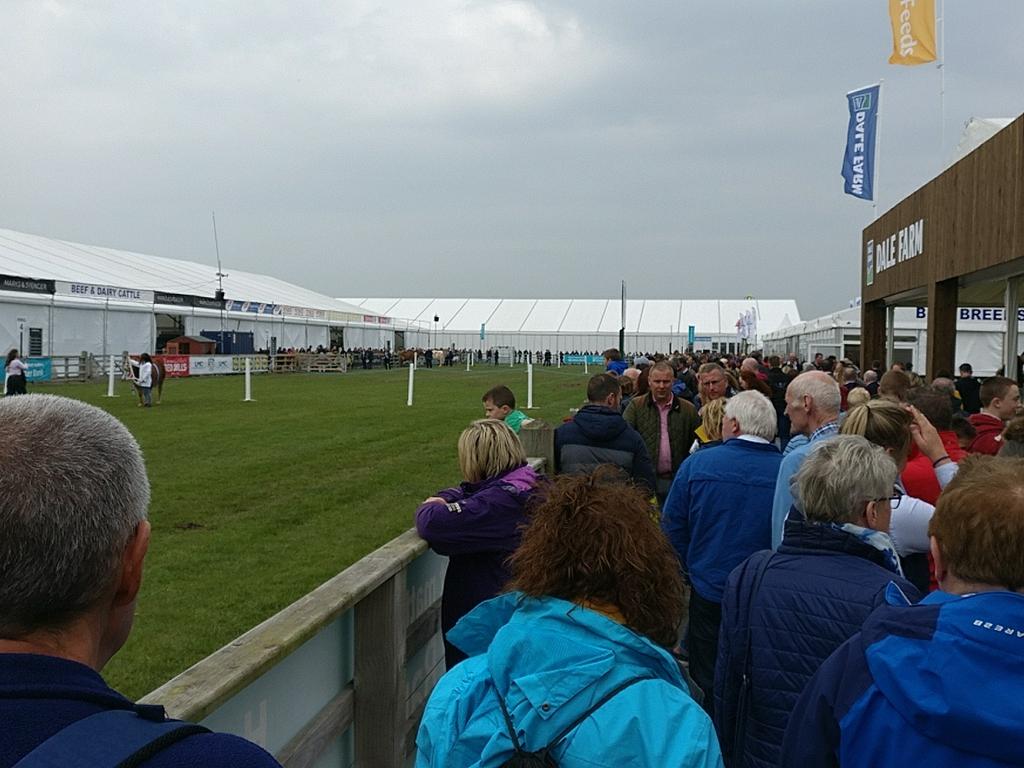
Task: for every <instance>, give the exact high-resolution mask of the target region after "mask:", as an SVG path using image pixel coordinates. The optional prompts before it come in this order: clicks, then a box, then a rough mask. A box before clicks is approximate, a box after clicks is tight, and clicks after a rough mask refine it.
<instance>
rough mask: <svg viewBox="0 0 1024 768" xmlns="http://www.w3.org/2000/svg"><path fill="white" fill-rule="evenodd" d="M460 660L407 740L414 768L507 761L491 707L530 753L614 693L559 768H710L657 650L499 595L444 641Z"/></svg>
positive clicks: (701, 729) (688, 705)
mask: <svg viewBox="0 0 1024 768" xmlns="http://www.w3.org/2000/svg"><path fill="white" fill-rule="evenodd" d="M449 639H450V640H451V641H452V642H454V643H455V644H457V645H458V646H459V647H460V648H461V649H462V650H463V651H465V652H466V653H468V654H469V656H470V658H469V659H468V660H467V661H464V662H462V663H461V664H459V665H458V666H456V667H455V668H454V669H452V670H451V671H450V672H448V673H447V674H446V675H445V676H444V677H442V678H441V680H440V682H439V683H438V684H437V687H436V688H434V692H433V693H432V694H431V696H430V700H429V701H428V702H427V706H426V709H425V710H424V712H423V720H422V721H421V723H420V730H419V734H418V735H417V737H416V747H417V754H416V768H428V767H430V766H433V768H477V767H479V768H492V767H494V766H499V765H501V764H502V763H503V762H504V761H505V760H507V759H508V758H509V757H511V756H512V753H513V749H512V740H511V738H510V737H509V734H508V731H507V728H506V725H505V722H504V719H503V717H502V714H501V709H500V706H499V704H498V696H499V695H500V696H502V697H504V700H505V703H506V706H507V707H508V711H509V715H510V716H511V718H512V721H513V723H514V724H515V727H516V730H517V732H518V737H519V740H520V743H521V744H522V746H523V748H524V749H526V750H537V749H541V748H542V747H544V746H546V745H547V744H548V743H550V742H551V741H552V740H553V739H554V738H555V737H556V736H557V735H558V733H559V732H560V731H561V730H562V729H563V728H564V727H566V726H568V725H569V724H571V723H572V721H573V720H575V719H576V718H577V717H579V716H580V715H582V714H583V713H584V712H586V711H587V710H588V709H589V708H590V707H591V706H593V705H594V704H595V703H596V702H597V701H598V699H600V698H601V697H602V696H603V695H605V694H606V693H608V692H609V691H611V690H612V689H613V688H615V687H616V686H618V685H620V684H621V683H623V682H625V681H627V680H631V679H633V678H637V677H644V678H649V679H647V680H644V681H643V682H640V683H637V684H635V685H632V686H630V687H629V688H626V689H625V690H624V691H622V692H621V693H619V694H617V695H616V696H614V697H613V698H612V699H610V700H609V701H608V702H606V703H605V704H604V705H603V706H602V707H600V708H599V709H597V710H595V711H594V712H593V714H591V715H590V716H589V717H588V718H587V719H586V720H584V721H583V722H582V723H581V724H580V725H579V726H577V727H576V728H575V729H574V730H573V731H571V732H570V734H569V735H568V737H567V738H566V739H565V741H563V742H562V745H561V747H559V748H558V749H556V750H555V751H554V753H553V756H554V758H555V759H556V760H557V761H558V765H559V766H561V768H599V767H600V766H607V767H608V768H612V767H613V766H614V768H627V767H630V766H631V767H633V768H648V767H649V768H664V767H665V766H685V767H686V768H716V767H717V766H721V760H722V759H721V755H720V753H719V750H718V741H717V740H716V738H715V734H714V730H713V729H712V727H711V721H710V720H709V719H708V717H707V715H705V714H704V712H703V711H702V710H701V708H700V707H699V706H698V705H697V704H696V702H694V701H693V699H692V698H690V695H689V693H688V692H687V689H686V684H685V683H684V682H683V679H682V677H681V675H680V673H679V667H678V665H677V664H676V662H675V661H674V660H673V658H672V656H671V655H669V654H668V652H666V651H665V650H664V649H662V648H659V647H658V646H656V645H654V644H653V643H651V642H650V641H649V640H647V639H646V638H644V637H642V636H640V635H638V634H637V633H636V632H633V631H632V630H630V629H628V628H627V627H625V626H623V625H621V624H618V623H617V622H615V621H613V620H611V619H610V618H608V617H606V616H604V615H602V614H600V613H597V612H595V611H591V610H588V609H586V608H583V607H581V606H578V605H575V604H573V603H569V602H566V601H564V600H559V599H557V598H527V597H524V596H523V595H521V594H516V593H510V594H506V595H502V596H500V597H497V598H495V599H493V600H488V601H487V602H485V603H482V604H481V605H479V606H477V607H476V609H474V610H473V611H472V612H471V613H469V614H468V615H466V616H465V617H464V618H463V619H462V621H460V622H459V624H458V625H457V626H456V627H455V629H454V630H452V631H451V632H450V633H449Z"/></svg>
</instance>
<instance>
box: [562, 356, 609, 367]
mask: <svg viewBox="0 0 1024 768" xmlns="http://www.w3.org/2000/svg"><path fill="white" fill-rule="evenodd" d="M584 359H586V362H587V364H588V365H600V364H601V363H603V362H604V358H603V357H602V356H601V355H565V356H563V357H562V362H563V363H564V364H565V365H583V361H584Z"/></svg>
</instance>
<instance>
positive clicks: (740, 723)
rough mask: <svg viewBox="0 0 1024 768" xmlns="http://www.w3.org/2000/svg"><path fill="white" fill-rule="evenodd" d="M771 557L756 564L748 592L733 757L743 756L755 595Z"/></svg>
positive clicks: (773, 555)
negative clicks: (751, 585) (748, 598)
mask: <svg viewBox="0 0 1024 768" xmlns="http://www.w3.org/2000/svg"><path fill="white" fill-rule="evenodd" d="M773 557H775V553H774V552H769V553H768V556H767V557H764V558H762V559H761V562H760V563H758V564H757V570H756V571H755V572H754V578H753V588H752V589H751V590H750V600H749V601H748V602H747V621H746V632H745V641H744V644H743V646H744V647H743V677H742V679H741V682H740V693H739V697H738V699H739V702H740V708H739V709H738V710H737V712H736V724H735V727H734V729H733V741H732V744H733V756H734V757H735V756H736V755H741V754H743V742H744V740H745V739H746V724H747V713H746V712H745V711H740V710H745V709H747V708H748V707H749V695H750V688H751V686H752V685H753V666H754V660H753V637H752V636H753V634H754V633H753V623H754V604H755V603H756V602H757V594H758V592H760V591H761V582H762V581H763V580H764V575H765V573H766V572H767V571H768V568H769V566H770V565H771V562H772V558H773Z"/></svg>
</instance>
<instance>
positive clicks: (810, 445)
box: [416, 349, 1024, 767]
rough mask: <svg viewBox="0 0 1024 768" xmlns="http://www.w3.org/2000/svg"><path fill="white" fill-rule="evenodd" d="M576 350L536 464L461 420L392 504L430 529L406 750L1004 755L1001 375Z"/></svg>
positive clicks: (1019, 489)
mask: <svg viewBox="0 0 1024 768" xmlns="http://www.w3.org/2000/svg"><path fill="white" fill-rule="evenodd" d="M603 357H604V360H605V364H606V365H605V367H606V370H605V372H603V373H600V374H597V375H595V376H593V377H591V379H590V380H589V381H588V383H587V389H586V399H585V401H584V403H583V405H582V406H581V407H580V408H579V409H574V413H573V414H572V415H571V417H570V418H568V419H567V420H566V421H565V423H563V424H562V425H560V426H559V427H558V428H557V429H556V430H555V432H554V467H552V469H553V473H552V475H553V476H552V477H551V478H542V477H540V476H538V475H536V474H534V473H532V472H530V473H527V472H526V469H527V467H526V461H525V457H524V456H523V455H522V454H521V453H515V454H513V453H512V452H511V451H510V450H509V449H508V445H511V444H513V443H511V442H509V443H507V444H506V443H505V442H501V447H500V448H498V447H497V441H496V440H492V441H491V442H494V443H495V444H494V445H491V442H489V441H488V440H484V439H481V438H480V437H476V438H473V439H470V437H468V436H469V435H472V434H474V431H475V430H479V429H480V425H482V424H485V423H486V420H485V421H483V422H475V423H474V425H472V426H471V427H470V428H469V429H467V431H466V432H465V433H464V434H463V438H461V439H460V441H459V459H460V464H462V465H463V475H464V482H463V483H462V484H461V485H460V486H458V487H457V488H449V489H446V490H444V491H441V492H439V493H438V494H437V495H436V496H434V497H431V498H429V499H427V500H425V501H424V503H423V505H422V506H421V507H420V508H419V510H418V511H417V513H416V522H417V528H418V530H419V531H420V534H421V535H422V536H423V538H424V539H426V540H427V542H428V543H429V544H430V545H431V547H433V548H434V549H435V550H436V551H438V552H441V553H443V554H448V555H449V556H450V562H449V566H448V573H447V576H446V581H445V592H444V597H443V606H444V608H443V619H442V625H443V629H444V631H445V642H446V651H447V653H446V661H447V663H448V673H447V674H446V675H445V676H444V677H443V678H442V680H441V682H440V683H439V685H438V686H437V688H436V690H435V691H434V693H433V694H432V696H431V698H430V701H429V703H428V705H427V708H426V711H425V714H424V717H423V720H422V723H421V726H420V731H419V736H418V739H417V746H418V757H417V765H419V766H422V767H425V766H475V765H532V764H536V765H553V764H557V765H562V766H595V765H620V764H623V761H624V760H625V759H626V758H625V756H628V757H629V759H630V760H632V762H630V763H629V764H631V765H644V766H665V765H678V766H703V765H719V764H722V763H724V765H726V766H730V767H731V766H775V765H784V766H788V765H793V766H798V765H799V766H816V765H820V766H834V765H842V766H858V765H864V766H867V765H890V764H896V763H897V762H904V761H906V760H908V759H911V758H918V757H920V759H922V760H925V761H926V762H927V763H928V764H929V765H936V764H937V765H958V766H962V765H976V766H995V765H1022V764H1024V751H1022V749H1021V747H1020V744H1022V743H1024V742H1022V740H1021V734H1022V733H1024V706H1022V705H1021V704H1020V703H1019V701H1020V694H1021V693H1022V692H1024V675H1022V673H1024V668H1022V662H1021V659H1024V656H1022V654H1021V650H1022V648H1024V646H1021V642H1022V640H1021V638H1024V461H1021V460H1020V458H1019V457H1021V456H1024V442H1022V439H1024V416H1022V415H1021V411H1020V391H1019V384H1018V383H1017V382H1015V381H1013V380H1011V379H1007V378H1005V377H1002V376H992V377H988V378H986V379H985V380H984V381H981V382H979V381H978V380H976V379H974V377H973V371H972V370H971V367H970V366H969V365H968V364H964V365H963V366H961V368H960V373H961V375H960V376H959V377H958V378H956V379H954V378H953V377H951V376H949V375H940V376H938V377H936V378H935V379H934V380H933V381H931V382H926V381H924V379H923V378H922V377H920V376H917V375H916V374H914V373H913V372H912V371H908V370H907V369H906V368H905V367H904V366H901V365H898V364H897V365H894V366H892V368H891V369H890V370H886V371H882V370H880V369H878V368H877V366H876V367H873V368H869V369H868V370H866V371H863V372H862V371H861V370H860V369H859V368H858V367H857V366H856V365H854V364H853V362H852V361H850V360H836V359H834V358H833V359H829V358H826V357H824V356H823V355H819V356H817V357H816V358H815V359H813V360H810V361H807V362H805V363H800V362H799V361H798V360H797V359H796V357H795V356H794V355H791V356H787V358H786V359H782V358H781V357H768V358H767V359H765V358H762V357H761V356H760V355H759V354H757V353H753V354H751V355H749V356H748V357H745V358H742V359H733V358H716V357H714V356H712V355H706V356H696V357H694V356H687V355H674V356H661V355H653V356H650V357H648V356H646V355H645V356H643V358H642V359H640V360H637V359H634V360H633V365H630V364H628V363H627V362H626V361H625V360H624V359H623V356H622V355H621V353H620V352H619V351H618V350H614V349H612V350H607V351H605V352H604V353H603ZM483 402H484V408H485V416H487V417H488V419H490V420H491V421H492V422H494V423H495V424H496V425H497V424H498V423H499V422H500V423H501V424H503V425H504V427H508V428H504V427H502V426H496V427H494V428H492V429H493V432H489V433H488V435H492V434H493V435H494V436H495V437H497V435H498V434H501V435H502V436H503V438H504V440H505V441H512V440H514V435H515V433H516V432H518V431H519V429H520V428H521V426H522V424H523V419H524V417H523V416H522V413H521V412H520V411H516V409H515V399H514V395H513V394H512V393H511V391H509V390H508V389H507V388H506V387H497V388H495V389H493V390H490V391H489V392H488V393H486V394H485V395H484V397H483ZM470 444H471V445H473V446H474V447H475V448H476V449H477V450H479V451H483V452H484V453H485V454H486V455H487V456H488V457H490V458H489V459H488V460H487V461H486V462H484V463H485V464H486V465H487V466H488V467H490V469H489V470H488V471H487V472H484V473H483V474H481V473H480V472H476V473H472V472H469V471H467V469H466V465H465V461H466V459H465V456H464V453H465V451H467V450H468V446H469V445H470ZM470 592H472V594H469V593H470ZM968 689H969V690H968ZM524 760H525V761H528V760H540V761H543V760H552V761H553V762H550V763H547V762H536V763H530V762H516V761H524Z"/></svg>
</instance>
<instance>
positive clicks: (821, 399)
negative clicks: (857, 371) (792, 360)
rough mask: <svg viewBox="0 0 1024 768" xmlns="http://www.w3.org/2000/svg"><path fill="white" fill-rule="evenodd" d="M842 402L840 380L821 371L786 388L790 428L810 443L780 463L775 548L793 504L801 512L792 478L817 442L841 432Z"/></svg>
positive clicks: (803, 375)
mask: <svg viewBox="0 0 1024 768" xmlns="http://www.w3.org/2000/svg"><path fill="white" fill-rule="evenodd" d="M841 401H842V398H841V395H840V392H839V383H838V382H837V381H836V380H835V379H834V378H832V377H831V376H829V375H828V374H827V373H824V372H822V371H807V372H806V373H801V374H800V375H799V376H797V377H796V378H795V379H793V381H791V382H790V384H789V386H788V387H787V388H786V415H787V416H789V422H790V430H791V431H792V433H793V434H794V435H804V436H806V438H807V442H806V443H803V444H802V445H800V446H798V447H797V448H794V449H793V450H791V451H789V452H788V453H787V454H786V456H784V457H783V459H782V464H781V465H780V466H779V477H778V481H777V482H776V483H775V499H774V501H773V503H772V549H778V547H779V544H780V543H781V542H782V533H783V525H784V523H785V522H786V518H787V517H789V516H790V511H791V510H792V509H793V507H794V505H796V510H797V514H799V510H800V507H799V496H798V495H797V494H794V492H793V491H794V489H793V487H792V486H791V484H790V483H791V480H792V479H793V477H794V476H795V475H796V473H797V471H798V470H799V469H800V465H801V464H803V462H804V459H805V458H806V457H807V453H808V451H810V450H811V448H812V447H813V446H814V445H815V443H817V442H819V441H821V440H826V439H828V438H830V437H834V436H835V434H836V433H837V432H838V431H839V405H840V402H841ZM790 445H791V446H792V443H791V444H790Z"/></svg>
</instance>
